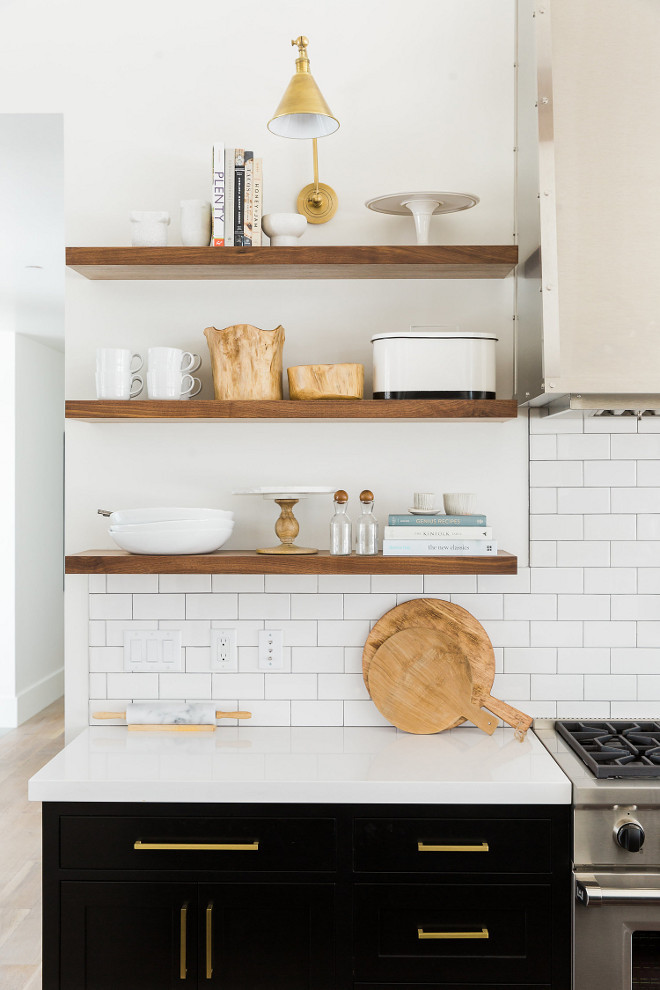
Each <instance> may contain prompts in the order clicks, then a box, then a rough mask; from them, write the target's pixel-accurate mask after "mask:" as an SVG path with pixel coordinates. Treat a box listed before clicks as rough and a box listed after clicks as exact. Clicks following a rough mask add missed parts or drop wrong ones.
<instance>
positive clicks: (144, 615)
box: [133, 594, 211, 619]
mask: <svg viewBox="0 0 660 990" xmlns="http://www.w3.org/2000/svg"><path fill="white" fill-rule="evenodd" d="M209 597H211V596H210V595H209ZM185 617H186V596H185V595H158V594H154V595H133V618H134V619H185ZM192 618H194V616H193V617H192Z"/></svg>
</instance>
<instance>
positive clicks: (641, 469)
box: [616, 461, 660, 488]
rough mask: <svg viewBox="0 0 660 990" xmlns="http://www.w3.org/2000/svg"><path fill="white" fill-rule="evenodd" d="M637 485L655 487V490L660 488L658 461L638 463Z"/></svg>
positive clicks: (659, 464) (659, 463)
mask: <svg viewBox="0 0 660 990" xmlns="http://www.w3.org/2000/svg"><path fill="white" fill-rule="evenodd" d="M616 484H617V485H622V484H634V482H622V481H617V482H616ZM637 484H638V485H639V486H640V487H647V486H649V485H650V486H653V485H655V486H656V488H660V461H640V462H639V464H638V465H637Z"/></svg>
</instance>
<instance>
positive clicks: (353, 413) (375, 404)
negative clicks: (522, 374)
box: [66, 248, 518, 423]
mask: <svg viewBox="0 0 660 990" xmlns="http://www.w3.org/2000/svg"><path fill="white" fill-rule="evenodd" d="M216 250H221V249H220V248H216ZM517 415H518V405H517V403H516V401H515V399H309V400H301V401H297V400H294V399H279V400H278V399H262V400H254V399H246V400H242V401H240V400H235V399H188V400H185V401H180V400H176V399H175V400H172V401H169V400H157V399H144V400H140V399H133V400H111V399H90V400H78V399H74V400H69V401H68V402H67V403H66V417H67V419H78V420H83V421H84V422H87V423H98V422H101V423H113V422H117V421H118V420H123V421H124V422H128V423H138V422H143V421H146V420H154V421H158V422H161V423H162V422H165V423H172V422H177V421H179V422H180V421H181V420H202V421H206V422H217V421H221V420H228V419H240V420H258V419H278V420H279V419H302V420H309V419H325V420H335V419H349V420H351V419H352V420H380V419H400V420H420V419H421V420H424V419H447V420H453V421H454V422H471V421H474V420H481V419H484V420H490V421H495V422H503V421H505V420H508V419H515V418H516V416H517Z"/></svg>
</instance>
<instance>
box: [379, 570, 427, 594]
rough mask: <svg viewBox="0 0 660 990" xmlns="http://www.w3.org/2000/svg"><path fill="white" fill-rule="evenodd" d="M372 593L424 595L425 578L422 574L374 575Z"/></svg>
mask: <svg viewBox="0 0 660 990" xmlns="http://www.w3.org/2000/svg"><path fill="white" fill-rule="evenodd" d="M371 592H372V594H374V595H378V594H383V595H386V594H391V595H423V594H424V576H423V575H422V574H374V575H372V578H371Z"/></svg>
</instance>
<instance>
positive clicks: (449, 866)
mask: <svg viewBox="0 0 660 990" xmlns="http://www.w3.org/2000/svg"><path fill="white" fill-rule="evenodd" d="M551 838H552V825H551V822H550V821H546V820H544V819H540V820H539V819H536V820H523V819H518V820H515V819H513V820H508V821H507V820H503V819H483V820H482V821H480V820H478V819H470V818H465V819H435V818H428V819H426V818H417V819H407V820H406V819H398V820H397V819H387V818H380V819H379V818H373V819H372V818H361V819H356V820H355V823H354V859H353V864H354V869H355V870H356V871H357V872H358V873H379V872H384V873H550V871H551V858H552V848H551Z"/></svg>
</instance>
